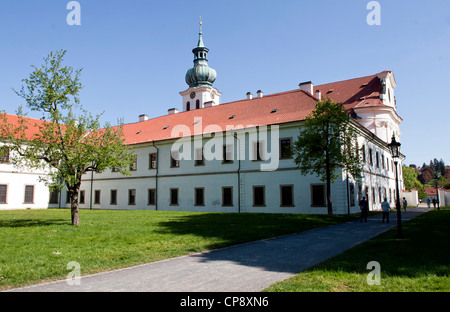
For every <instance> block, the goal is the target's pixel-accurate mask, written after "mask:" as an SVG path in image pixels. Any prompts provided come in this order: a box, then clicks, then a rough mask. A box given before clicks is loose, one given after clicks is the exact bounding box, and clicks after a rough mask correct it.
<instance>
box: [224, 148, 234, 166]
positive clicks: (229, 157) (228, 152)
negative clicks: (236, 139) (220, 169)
mask: <svg viewBox="0 0 450 312" xmlns="http://www.w3.org/2000/svg"><path fill="white" fill-rule="evenodd" d="M222 157H223V161H222V163H224V164H230V163H232V162H233V158H234V157H233V145H224V146H223V155H222Z"/></svg>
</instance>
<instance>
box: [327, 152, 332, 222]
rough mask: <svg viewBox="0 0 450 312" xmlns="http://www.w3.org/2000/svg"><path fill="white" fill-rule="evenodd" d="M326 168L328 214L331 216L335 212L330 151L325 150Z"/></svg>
mask: <svg viewBox="0 0 450 312" xmlns="http://www.w3.org/2000/svg"><path fill="white" fill-rule="evenodd" d="M325 166H326V168H325V170H326V175H327V209H328V214H329V215H330V216H331V215H332V214H333V203H332V202H331V172H330V171H331V170H330V156H329V155H328V151H326V152H325Z"/></svg>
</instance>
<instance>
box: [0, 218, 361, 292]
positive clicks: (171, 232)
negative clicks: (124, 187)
mask: <svg viewBox="0 0 450 312" xmlns="http://www.w3.org/2000/svg"><path fill="white" fill-rule="evenodd" d="M355 218H358V216H357V215H356V216H333V217H330V216H327V215H325V216H324V215H293V214H248V213H245V214H236V213H196V212H163V211H101V210H81V211H80V220H81V225H80V226H72V225H70V211H69V210H66V209H61V210H59V209H49V210H16V211H0V289H3V290H4V289H8V288H11V287H18V286H23V285H28V284H33V283H37V282H40V281H49V280H55V279H61V278H65V277H66V276H67V275H68V274H69V272H70V270H72V269H73V268H72V267H70V269H68V268H67V264H68V263H69V262H71V261H77V262H78V263H79V264H80V267H81V273H82V274H91V273H95V272H99V271H104V270H109V269H116V268H121V267H126V266H131V265H136V264H140V263H145V262H151V261H157V260H161V259H166V258H171V257H176V256H181V255H185V254H189V253H193V252H198V251H204V250H210V249H214V248H219V247H225V246H230V245H234V244H239V243H244V242H248V241H252V240H257V239H262V238H267V237H274V236H279V235H284V234H289V233H294V232H301V231H304V230H308V229H311V228H315V227H321V226H327V225H331V224H336V223H340V222H345V221H349V220H351V219H355Z"/></svg>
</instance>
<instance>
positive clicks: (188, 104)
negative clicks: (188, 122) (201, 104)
mask: <svg viewBox="0 0 450 312" xmlns="http://www.w3.org/2000/svg"><path fill="white" fill-rule="evenodd" d="M190 110H191V102H189V101H188V102H187V103H186V111H190Z"/></svg>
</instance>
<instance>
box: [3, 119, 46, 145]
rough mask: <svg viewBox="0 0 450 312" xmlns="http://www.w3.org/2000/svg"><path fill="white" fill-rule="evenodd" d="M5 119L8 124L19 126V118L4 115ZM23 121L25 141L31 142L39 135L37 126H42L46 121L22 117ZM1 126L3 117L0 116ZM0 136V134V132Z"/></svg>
mask: <svg viewBox="0 0 450 312" xmlns="http://www.w3.org/2000/svg"><path fill="white" fill-rule="evenodd" d="M5 116H6V119H7V121H8V123H10V124H12V125H13V126H14V127H17V126H19V124H20V122H19V116H17V115H11V114H5ZM23 118H24V119H25V124H24V125H25V126H26V129H25V136H26V139H28V140H32V139H33V138H34V136H35V135H36V134H37V133H39V126H41V125H42V124H44V123H45V122H46V121H43V120H40V119H35V118H30V117H23ZM2 124H3V115H2V114H0V125H2ZM0 135H1V132H0Z"/></svg>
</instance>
